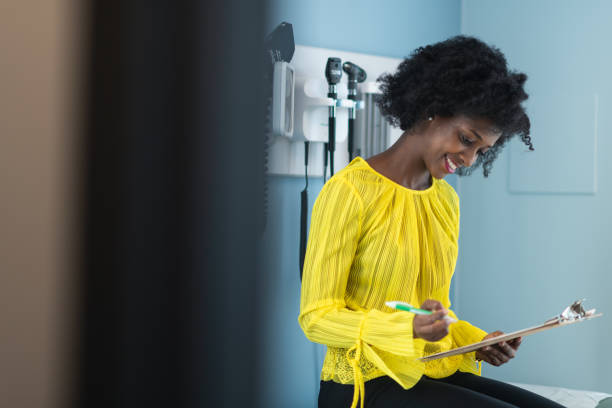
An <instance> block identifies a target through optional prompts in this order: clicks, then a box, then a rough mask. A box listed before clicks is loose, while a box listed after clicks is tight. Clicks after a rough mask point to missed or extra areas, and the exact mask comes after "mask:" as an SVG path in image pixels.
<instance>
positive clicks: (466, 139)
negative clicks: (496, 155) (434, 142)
mask: <svg viewBox="0 0 612 408" xmlns="http://www.w3.org/2000/svg"><path fill="white" fill-rule="evenodd" d="M459 139H460V140H461V143H463V144H464V145H466V146H471V145H472V143H474V141H473V140H470V139H468V138H467V137H465V136H464V135H463V133H459Z"/></svg>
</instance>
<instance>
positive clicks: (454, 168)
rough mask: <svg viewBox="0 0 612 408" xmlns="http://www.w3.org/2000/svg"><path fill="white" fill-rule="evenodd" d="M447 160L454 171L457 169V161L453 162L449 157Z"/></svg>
mask: <svg viewBox="0 0 612 408" xmlns="http://www.w3.org/2000/svg"><path fill="white" fill-rule="evenodd" d="M446 162H447V163H448V167H450V169H451V170H452V171H455V170H457V166H455V163H453V162H452V161H451V159H449V158H448V157H447V158H446Z"/></svg>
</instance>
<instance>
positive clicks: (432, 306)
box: [421, 299, 444, 310]
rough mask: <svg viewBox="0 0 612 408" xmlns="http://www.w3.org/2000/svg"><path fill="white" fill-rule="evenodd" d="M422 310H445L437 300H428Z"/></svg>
mask: <svg viewBox="0 0 612 408" xmlns="http://www.w3.org/2000/svg"><path fill="white" fill-rule="evenodd" d="M421 309H426V310H438V309H444V306H442V303H440V302H438V301H437V300H434V299H427V300H426V301H424V302H423V304H422V305H421Z"/></svg>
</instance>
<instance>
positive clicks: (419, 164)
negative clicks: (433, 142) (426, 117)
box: [368, 132, 432, 190]
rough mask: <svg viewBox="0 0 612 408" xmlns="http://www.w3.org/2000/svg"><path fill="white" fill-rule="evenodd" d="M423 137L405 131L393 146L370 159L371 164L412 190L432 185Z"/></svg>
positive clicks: (384, 174) (378, 170) (375, 168)
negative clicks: (424, 158)
mask: <svg viewBox="0 0 612 408" xmlns="http://www.w3.org/2000/svg"><path fill="white" fill-rule="evenodd" d="M422 150H423V146H422V139H421V137H419V135H417V134H409V133H407V132H404V133H403V134H402V136H400V138H399V139H398V140H397V142H395V144H394V145H393V146H391V147H390V148H389V149H387V150H385V151H384V152H382V153H380V154H377V155H376V156H373V157H371V158H369V159H368V163H369V164H370V166H371V167H372V168H373V169H374V170H376V171H377V172H379V173H380V174H382V175H383V176H385V177H387V178H389V179H391V180H393V181H395V182H396V183H398V184H400V185H402V186H404V187H406V188H409V189H411V190H425V189H427V188H428V187H430V186H431V183H432V180H431V174H430V173H429V171H428V170H427V167H426V166H425V161H424V160H423V155H422Z"/></svg>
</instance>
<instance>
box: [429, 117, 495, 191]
mask: <svg viewBox="0 0 612 408" xmlns="http://www.w3.org/2000/svg"><path fill="white" fill-rule="evenodd" d="M426 126H427V128H426V130H425V132H424V133H425V134H424V136H425V137H424V139H423V140H424V143H425V146H424V150H423V152H424V153H423V160H424V162H425V166H426V167H427V169H428V170H429V172H430V173H431V175H432V176H433V177H435V178H437V179H441V178H444V177H445V176H446V175H448V174H452V173H454V172H455V171H456V170H457V169H458V168H459V167H469V166H471V165H472V164H474V162H475V161H476V159H477V158H478V155H479V154H482V153H484V152H486V151H487V150H488V149H489V148H490V147H491V146H493V145H494V144H495V142H497V139H499V137H500V136H501V134H500V133H499V132H497V131H496V130H495V129H493V126H492V123H491V122H490V121H489V120H487V119H470V118H467V117H465V116H454V117H450V118H443V117H438V116H436V117H435V118H433V120H431V121H427V125H426Z"/></svg>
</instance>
